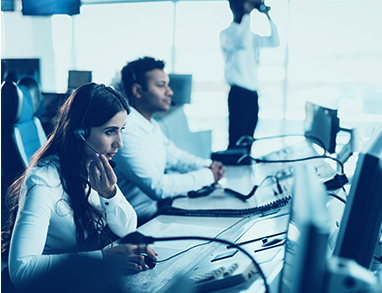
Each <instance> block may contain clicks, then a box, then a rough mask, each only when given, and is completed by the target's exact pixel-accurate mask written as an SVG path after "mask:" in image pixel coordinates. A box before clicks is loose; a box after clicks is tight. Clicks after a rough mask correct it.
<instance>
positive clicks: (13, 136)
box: [1, 77, 46, 185]
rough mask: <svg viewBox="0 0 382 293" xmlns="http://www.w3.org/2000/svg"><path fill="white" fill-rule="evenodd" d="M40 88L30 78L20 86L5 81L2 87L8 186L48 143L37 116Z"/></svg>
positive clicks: (3, 161)
mask: <svg viewBox="0 0 382 293" xmlns="http://www.w3.org/2000/svg"><path fill="white" fill-rule="evenodd" d="M40 103H41V89H40V86H39V84H38V83H37V82H36V81H35V80H34V79H33V78H31V77H24V78H22V79H21V80H20V81H19V82H18V83H17V84H16V83H15V82H13V81H5V82H4V83H3V85H2V88H1V134H2V146H1V169H2V176H4V180H5V182H6V184H7V185H10V184H12V183H13V181H14V180H15V179H17V178H18V176H19V175H20V174H21V173H22V172H23V171H24V170H25V168H26V167H28V165H29V162H30V160H31V157H32V156H33V154H34V153H35V152H36V151H37V150H38V149H39V148H40V147H41V146H42V145H43V144H44V143H45V142H46V135H45V132H44V129H43V127H42V125H41V122H40V120H39V119H38V118H37V117H36V116H35V114H36V112H37V110H38V109H39V106H40Z"/></svg>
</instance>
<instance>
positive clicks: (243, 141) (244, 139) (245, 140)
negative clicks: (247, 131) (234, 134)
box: [235, 134, 326, 152]
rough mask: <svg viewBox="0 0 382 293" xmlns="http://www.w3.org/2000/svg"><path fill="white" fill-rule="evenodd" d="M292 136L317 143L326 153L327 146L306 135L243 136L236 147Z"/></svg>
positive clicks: (317, 139)
mask: <svg viewBox="0 0 382 293" xmlns="http://www.w3.org/2000/svg"><path fill="white" fill-rule="evenodd" d="M291 136H304V137H305V138H307V139H310V140H313V141H316V142H317V144H318V145H319V146H320V147H322V148H323V149H324V152H326V150H325V144H324V143H323V142H322V141H321V140H320V139H319V138H317V137H315V136H312V135H305V134H280V135H274V136H264V137H260V138H254V137H253V136H250V135H243V136H242V137H240V138H239V139H238V140H237V141H236V143H235V145H236V146H247V145H250V144H253V143H254V142H255V141H257V140H264V139H275V138H282V137H291Z"/></svg>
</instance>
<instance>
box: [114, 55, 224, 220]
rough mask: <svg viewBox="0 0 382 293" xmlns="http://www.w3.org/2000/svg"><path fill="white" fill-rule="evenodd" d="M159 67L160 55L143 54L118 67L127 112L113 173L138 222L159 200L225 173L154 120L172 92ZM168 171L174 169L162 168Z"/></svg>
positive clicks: (154, 209)
mask: <svg viewBox="0 0 382 293" xmlns="http://www.w3.org/2000/svg"><path fill="white" fill-rule="evenodd" d="M164 67H165V63H164V61H162V60H156V59H154V58H152V57H143V58H140V59H137V60H134V61H132V62H130V63H128V64H127V65H126V66H125V67H123V69H122V71H121V75H122V88H123V90H124V93H125V95H126V96H127V98H128V101H129V103H130V105H131V113H130V115H128V117H127V120H126V128H125V129H124V130H123V131H122V140H123V144H124V147H123V148H122V149H121V150H120V151H119V152H118V153H117V154H116V156H115V157H114V161H115V162H116V163H117V164H116V168H115V173H116V175H117V178H118V186H119V187H120V189H121V190H122V192H123V194H124V195H125V197H126V198H127V199H128V201H129V202H130V204H131V205H132V206H133V207H134V209H135V211H136V213H137V215H138V226H139V225H142V224H143V223H145V222H146V221H148V220H149V219H151V218H152V216H153V215H154V214H155V213H156V212H157V210H158V203H159V204H160V203H162V202H163V201H166V199H171V198H172V197H174V196H177V195H180V194H185V193H187V192H188V191H191V190H196V189H200V188H202V187H204V186H207V185H210V184H213V183H217V182H218V181H219V180H220V179H221V178H222V177H223V176H224V166H223V165H222V164H221V163H220V162H212V161H211V160H204V159H202V158H198V157H196V156H194V155H192V154H189V153H187V152H185V151H183V150H181V149H179V148H178V147H176V146H175V144H174V143H173V142H172V141H170V140H169V139H168V138H167V137H166V136H165V134H164V133H163V132H162V130H161V128H160V125H159V123H158V122H156V121H155V120H154V118H153V116H154V114H155V113H156V112H159V111H167V110H169V107H170V104H171V96H172V95H173V92H172V90H171V88H170V87H169V77H168V75H167V74H166V73H165V72H164ZM169 170H171V171H176V173H174V172H172V173H170V174H168V173H166V172H167V171H169Z"/></svg>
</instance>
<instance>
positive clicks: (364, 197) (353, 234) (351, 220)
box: [333, 123, 382, 269]
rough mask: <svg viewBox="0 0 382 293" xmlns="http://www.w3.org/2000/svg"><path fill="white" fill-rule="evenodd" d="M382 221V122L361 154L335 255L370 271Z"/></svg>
mask: <svg viewBox="0 0 382 293" xmlns="http://www.w3.org/2000/svg"><path fill="white" fill-rule="evenodd" d="M381 222H382V123H381V124H380V125H379V126H378V128H376V129H375V130H374V132H373V133H372V136H371V137H370V139H369V140H368V141H367V142H366V143H365V145H364V146H363V148H362V150H361V152H360V154H359V157H358V161H357V165H356V169H355V172H354V176H353V180H352V185H351V187H350V191H349V196H348V198H347V203H346V208H345V211H344V215H343V218H342V221H341V224H340V229H339V234H338V238H337V242H336V246H335V248H334V252H333V255H336V256H339V257H344V258H349V259H353V260H355V261H357V263H358V264H360V265H361V266H363V267H365V268H367V269H369V268H370V265H371V263H372V260H373V255H374V249H375V247H376V245H377V242H378V241H379V239H380V237H381Z"/></svg>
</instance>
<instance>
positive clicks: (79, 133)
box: [74, 128, 117, 168]
mask: <svg viewBox="0 0 382 293" xmlns="http://www.w3.org/2000/svg"><path fill="white" fill-rule="evenodd" d="M85 133H86V131H85V129H83V128H76V129H74V136H75V137H76V138H78V139H82V140H83V141H84V143H86V144H87V145H88V147H89V148H91V149H92V150H93V151H94V152H95V153H96V154H98V155H99V153H98V152H97V151H96V150H95V149H94V148H93V147H92V146H91V145H90V144H89V143H88V142H87V141H86V139H85ZM109 164H110V166H111V167H112V168H115V166H116V165H117V164H116V162H114V161H112V160H109Z"/></svg>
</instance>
